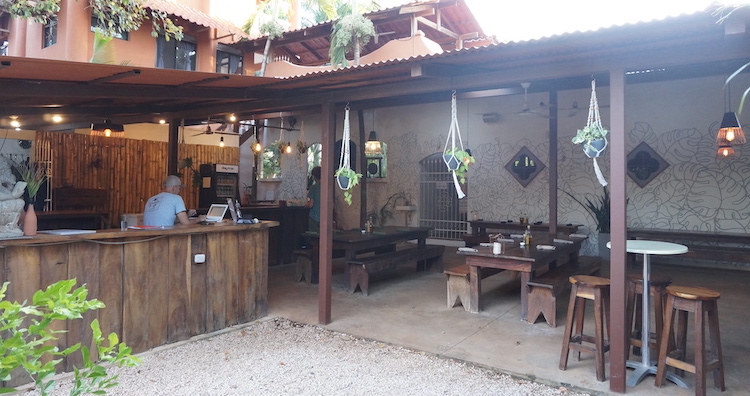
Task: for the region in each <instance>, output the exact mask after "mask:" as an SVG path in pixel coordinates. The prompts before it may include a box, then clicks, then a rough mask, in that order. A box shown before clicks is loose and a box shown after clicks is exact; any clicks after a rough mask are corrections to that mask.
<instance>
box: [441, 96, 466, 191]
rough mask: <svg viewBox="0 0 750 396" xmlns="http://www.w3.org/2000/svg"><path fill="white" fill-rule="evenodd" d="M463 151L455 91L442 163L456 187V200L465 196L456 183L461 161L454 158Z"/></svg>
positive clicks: (452, 97) (459, 185)
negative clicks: (458, 151) (458, 152)
mask: <svg viewBox="0 0 750 396" xmlns="http://www.w3.org/2000/svg"><path fill="white" fill-rule="evenodd" d="M456 140H458V146H456ZM457 150H460V151H464V143H463V141H462V140H461V131H460V130H459V129H458V115H457V114H456V91H453V94H452V95H451V126H450V128H449V129H448V137H447V138H446V139H445V147H444V148H443V161H444V162H445V165H446V166H447V167H448V171H449V172H451V173H452V174H453V185H454V186H455V187H456V194H458V199H461V198H463V197H465V196H466V194H464V191H463V190H462V189H461V184H460V183H459V182H458V176H456V170H458V167H459V166H461V161H460V160H459V159H458V157H457V156H456V151H457Z"/></svg>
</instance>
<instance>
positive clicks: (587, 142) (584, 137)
mask: <svg viewBox="0 0 750 396" xmlns="http://www.w3.org/2000/svg"><path fill="white" fill-rule="evenodd" d="M608 133H609V131H608V130H606V129H605V128H602V127H601V126H598V125H586V126H585V127H583V129H579V130H578V131H577V132H576V135H575V136H574V137H573V140H572V142H573V144H581V143H583V144H584V150H589V149H591V148H592V147H591V142H593V141H594V140H601V139H604V138H605V137H606V136H607V134H608Z"/></svg>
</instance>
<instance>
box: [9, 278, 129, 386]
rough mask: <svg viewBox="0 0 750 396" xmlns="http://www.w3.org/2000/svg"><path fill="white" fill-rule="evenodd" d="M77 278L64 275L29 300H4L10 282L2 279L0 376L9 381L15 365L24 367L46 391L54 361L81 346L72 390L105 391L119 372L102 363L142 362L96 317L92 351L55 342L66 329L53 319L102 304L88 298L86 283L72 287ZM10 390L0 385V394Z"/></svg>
mask: <svg viewBox="0 0 750 396" xmlns="http://www.w3.org/2000/svg"><path fill="white" fill-rule="evenodd" d="M75 283H76V280H75V279H69V280H62V281H59V282H56V283H54V284H52V285H50V286H48V287H47V288H46V289H45V290H38V291H37V292H36V293H34V296H33V298H32V303H31V305H26V302H23V303H19V302H11V301H6V300H5V294H6V291H7V290H8V285H9V282H5V283H4V284H3V286H2V288H0V330H1V331H2V338H0V341H2V342H1V343H0V379H2V380H4V381H8V380H10V379H11V378H12V377H11V375H12V374H14V370H16V369H22V370H23V371H25V372H26V373H27V374H28V375H29V376H30V377H31V379H32V380H33V381H34V384H35V385H36V387H37V388H38V389H39V391H40V392H41V394H42V395H43V396H45V395H48V394H49V392H50V390H51V389H52V386H53V385H54V380H52V376H54V374H55V371H56V366H57V365H58V364H59V363H60V362H62V361H63V358H65V357H67V356H70V355H72V354H73V353H74V352H76V351H79V350H80V353H81V356H82V358H83V367H81V368H78V367H76V368H75V369H74V373H73V374H74V380H73V388H72V389H71V391H70V394H71V395H82V394H104V393H106V389H109V388H112V387H114V386H116V385H117V376H116V375H112V376H110V375H107V370H106V368H104V366H102V365H101V364H100V363H106V364H112V365H118V366H128V367H132V366H136V365H138V364H139V363H140V362H141V361H140V359H138V358H137V357H135V356H132V355H131V349H130V348H129V347H128V346H127V345H125V344H124V343H121V342H119V339H118V337H117V334H115V333H111V334H109V336H108V337H107V338H106V339H105V338H104V337H103V335H102V332H101V329H100V327H99V321H98V320H96V319H95V320H93V321H92V322H91V329H92V330H93V334H92V338H93V341H94V344H95V345H96V350H95V351H93V353H92V351H90V350H89V348H88V347H86V346H82V345H81V344H80V343H78V344H75V345H73V346H70V347H68V348H66V349H65V350H60V349H59V347H57V346H55V344H56V341H57V340H58V337H59V335H60V334H64V333H65V332H66V331H65V330H55V329H56V328H58V327H57V326H54V325H53V324H55V323H57V322H58V321H66V320H75V319H81V318H82V317H83V314H84V313H86V312H88V311H91V310H96V309H100V308H104V303H102V302H101V301H99V300H96V299H93V300H87V297H88V290H86V287H85V286H81V287H79V288H77V289H75V290H73V286H75ZM97 362H100V363H97ZM16 373H17V372H16ZM13 391H15V389H13V388H0V393H8V392H13Z"/></svg>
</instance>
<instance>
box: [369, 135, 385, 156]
mask: <svg viewBox="0 0 750 396" xmlns="http://www.w3.org/2000/svg"><path fill="white" fill-rule="evenodd" d="M365 154H367V155H383V148H382V147H381V146H380V141H379V140H378V135H377V134H376V133H375V131H370V136H369V138H368V139H367V142H365Z"/></svg>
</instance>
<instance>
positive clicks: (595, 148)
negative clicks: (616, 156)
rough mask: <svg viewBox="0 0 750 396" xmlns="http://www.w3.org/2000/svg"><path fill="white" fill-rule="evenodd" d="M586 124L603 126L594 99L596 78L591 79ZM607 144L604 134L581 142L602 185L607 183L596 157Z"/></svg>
mask: <svg viewBox="0 0 750 396" xmlns="http://www.w3.org/2000/svg"><path fill="white" fill-rule="evenodd" d="M586 126H587V127H588V128H589V129H594V130H599V131H601V130H604V127H602V117H601V116H600V115H599V101H598V100H597V99H596V80H591V100H590V101H589V116H588V120H587V121H586ZM607 144H608V142H607V137H606V136H602V138H601V139H597V140H593V141H587V142H584V144H583V152H584V153H586V155H587V156H588V157H589V158H592V159H593V160H594V173H596V178H597V179H598V180H599V184H601V185H602V186H606V185H607V180H605V179H604V174H603V173H602V170H601V169H600V168H599V163H598V162H597V161H596V158H597V157H599V156H601V155H602V154H604V150H605V149H606V148H607Z"/></svg>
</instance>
